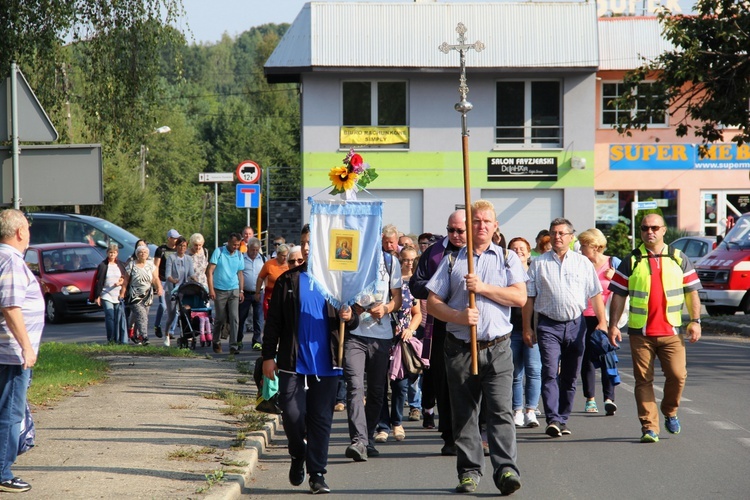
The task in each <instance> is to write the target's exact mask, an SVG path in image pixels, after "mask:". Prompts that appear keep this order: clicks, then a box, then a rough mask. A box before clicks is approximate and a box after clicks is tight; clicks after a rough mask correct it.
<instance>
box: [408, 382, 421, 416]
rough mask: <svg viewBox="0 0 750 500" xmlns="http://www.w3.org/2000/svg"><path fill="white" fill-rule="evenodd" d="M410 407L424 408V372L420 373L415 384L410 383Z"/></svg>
mask: <svg viewBox="0 0 750 500" xmlns="http://www.w3.org/2000/svg"><path fill="white" fill-rule="evenodd" d="M407 397H408V400H409V408H416V409H417V410H421V409H422V374H421V373H420V374H419V377H417V380H415V381H414V383H413V384H409V389H408V395H407Z"/></svg>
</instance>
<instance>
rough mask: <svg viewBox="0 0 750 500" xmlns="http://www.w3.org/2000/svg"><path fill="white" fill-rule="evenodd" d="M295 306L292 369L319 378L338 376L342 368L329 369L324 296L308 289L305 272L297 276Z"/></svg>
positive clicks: (330, 366) (329, 359)
mask: <svg viewBox="0 0 750 500" xmlns="http://www.w3.org/2000/svg"><path fill="white" fill-rule="evenodd" d="M299 306H300V311H299V326H298V331H297V335H298V336H297V340H298V347H297V366H296V368H295V370H296V372H297V373H299V374H301V375H317V376H319V377H335V376H338V375H341V374H342V373H343V372H342V370H340V369H334V368H333V359H332V358H331V348H330V346H331V341H330V335H331V332H330V331H329V328H328V315H327V313H326V310H327V307H328V306H327V305H326V299H325V298H324V297H323V295H321V293H320V292H318V290H317V289H315V288H312V289H311V288H310V278H309V277H308V275H307V273H300V275H299Z"/></svg>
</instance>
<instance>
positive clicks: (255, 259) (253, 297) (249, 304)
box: [237, 238, 266, 351]
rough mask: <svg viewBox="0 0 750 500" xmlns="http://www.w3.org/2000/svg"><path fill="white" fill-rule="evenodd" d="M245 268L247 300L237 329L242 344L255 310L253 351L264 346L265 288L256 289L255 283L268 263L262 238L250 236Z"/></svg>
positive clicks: (240, 312) (241, 309)
mask: <svg viewBox="0 0 750 500" xmlns="http://www.w3.org/2000/svg"><path fill="white" fill-rule="evenodd" d="M243 262H244V265H245V269H244V270H243V271H242V275H243V276H244V278H243V283H244V285H245V290H244V292H245V300H243V301H242V302H240V307H239V314H240V326H239V328H238V329H237V344H238V346H239V347H241V346H242V339H243V338H244V336H245V321H246V320H247V317H248V316H249V314H250V309H252V310H253V340H252V346H253V351H260V350H261V348H262V333H263V299H262V297H263V290H262V289H261V290H256V289H255V288H254V287H253V285H254V284H255V283H257V281H258V273H260V270H261V269H263V264H265V263H266V259H265V257H263V255H261V253H260V240H259V239H258V238H250V241H248V242H247V253H246V254H245V255H244V256H243Z"/></svg>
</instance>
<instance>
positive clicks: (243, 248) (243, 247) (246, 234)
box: [240, 226, 255, 254]
mask: <svg viewBox="0 0 750 500" xmlns="http://www.w3.org/2000/svg"><path fill="white" fill-rule="evenodd" d="M252 238H255V231H254V230H253V228H252V227H250V226H245V227H243V228H242V241H240V252H242V253H243V254H244V253H247V246H248V245H249V244H250V240H251V239H252Z"/></svg>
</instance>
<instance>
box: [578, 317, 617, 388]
mask: <svg viewBox="0 0 750 500" xmlns="http://www.w3.org/2000/svg"><path fill="white" fill-rule="evenodd" d="M584 319H585V320H586V344H585V350H584V351H583V361H582V362H581V383H582V384H583V396H584V397H585V398H586V399H591V398H593V397H594V396H595V395H596V368H594V363H593V362H594V361H595V359H594V358H595V355H594V351H593V349H589V340H590V339H591V334H592V333H594V331H595V330H596V327H597V326H598V325H599V320H598V319H596V316H584ZM601 373H602V397H603V398H604V399H605V400H607V399H611V400H612V401H614V400H615V384H613V383H612V379H611V378H609V375H607V366H606V365H605V364H604V363H602V366H601Z"/></svg>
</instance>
